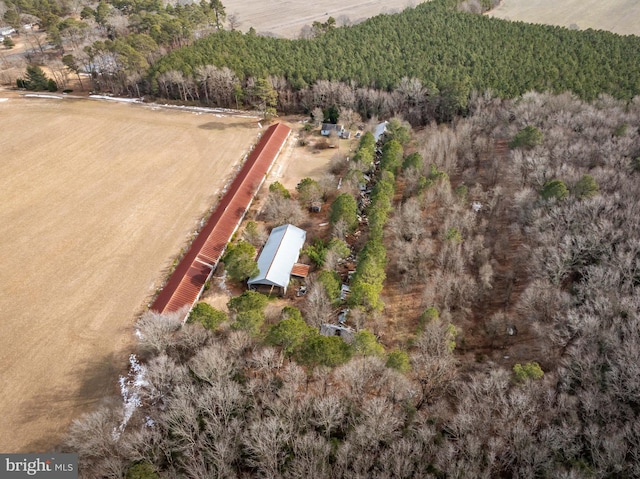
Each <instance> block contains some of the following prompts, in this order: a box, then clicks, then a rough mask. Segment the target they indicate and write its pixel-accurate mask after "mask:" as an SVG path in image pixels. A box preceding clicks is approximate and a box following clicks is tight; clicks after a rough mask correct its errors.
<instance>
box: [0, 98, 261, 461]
mask: <svg viewBox="0 0 640 479" xmlns="http://www.w3.org/2000/svg"><path fill="white" fill-rule="evenodd" d="M6 96H7V95H4V94H3V93H2V92H0V98H2V97H6ZM0 117H2V118H4V119H5V120H4V122H3V127H2V129H0V145H2V148H1V150H0V153H1V161H0V225H1V226H0V229H1V234H0V252H1V255H2V256H1V258H0V319H1V321H0V367H1V371H2V372H1V376H0V390H1V391H2V393H3V394H2V395H0V411H2V414H1V415H0V451H3V452H14V451H32V452H37V451H43V450H45V449H46V448H48V447H50V446H52V445H53V444H54V443H55V442H56V441H57V440H58V439H59V438H60V437H61V435H62V434H63V433H64V432H65V431H66V429H67V427H68V425H69V423H70V421H71V420H72V419H73V418H75V417H78V416H79V415H80V414H81V413H82V412H84V411H88V410H91V409H93V408H94V407H95V406H96V405H97V403H98V402H99V401H100V400H101V399H102V398H104V397H106V396H109V395H112V394H114V393H117V381H116V380H117V377H118V375H119V374H120V373H122V369H123V367H125V366H126V357H127V355H128V354H129V352H130V351H131V348H132V342H133V341H132V338H133V336H132V334H131V333H132V330H131V326H132V323H133V319H134V318H135V316H136V313H137V312H138V311H140V310H141V308H143V307H144V302H145V300H148V299H149V298H150V297H151V295H152V294H153V292H154V291H155V289H156V287H157V286H158V285H159V282H160V281H161V280H162V278H163V275H164V273H165V272H166V270H167V268H168V267H169V265H170V263H171V259H172V258H173V256H174V255H176V254H177V253H178V252H179V251H180V248H181V247H182V246H183V245H184V244H185V242H186V240H187V237H188V235H189V234H190V232H193V231H194V230H195V229H196V227H197V222H198V220H199V218H200V216H201V215H202V214H203V212H204V211H205V210H206V209H207V208H208V207H209V205H211V204H212V203H213V202H214V201H215V198H216V192H217V191H218V190H219V189H220V188H222V186H223V185H224V183H225V182H226V181H227V180H228V178H229V176H230V174H231V172H232V168H233V165H234V164H236V163H237V162H238V161H239V160H240V159H241V158H242V156H243V155H244V154H245V153H246V152H247V151H248V148H249V147H250V145H251V144H253V143H254V142H255V139H256V137H257V134H258V131H259V130H258V127H257V121H256V120H255V119H249V118H240V117H227V118H221V117H217V116H215V115H212V114H200V115H198V114H194V113H185V112H177V111H166V110H161V111H152V110H151V109H150V108H148V107H145V106H140V105H127V104H112V103H105V102H96V101H90V100H69V99H65V100H46V99H22V98H18V97H17V96H13V97H11V98H9V99H8V100H7V101H0Z"/></svg>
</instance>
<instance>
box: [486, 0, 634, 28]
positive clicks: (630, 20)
mask: <svg viewBox="0 0 640 479" xmlns="http://www.w3.org/2000/svg"><path fill="white" fill-rule="evenodd" d="M488 15H491V16H494V17H497V18H504V19H507V20H520V21H523V22H528V23H543V24H548V25H560V26H564V27H573V28H575V26H577V27H578V28H579V29H580V30H584V29H587V28H593V29H595V30H609V31H611V32H614V33H619V34H621V35H640V2H638V0H607V1H603V0H564V1H558V0H502V2H501V4H500V6H498V7H497V8H496V9H494V10H493V11H491V12H490V13H489V14H488Z"/></svg>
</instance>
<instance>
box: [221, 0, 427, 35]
mask: <svg viewBox="0 0 640 479" xmlns="http://www.w3.org/2000/svg"><path fill="white" fill-rule="evenodd" d="M423 1H424V0H422V1H421V0H387V1H382V0H346V1H345V0H342V1H341V0H326V1H324V2H318V3H315V2H308V1H306V0H270V1H268V2H249V1H247V0H225V1H224V2H223V3H224V6H225V10H226V12H227V16H229V15H232V14H235V15H237V18H238V21H239V22H240V26H239V29H240V30H242V31H243V32H246V31H247V30H249V28H250V27H253V28H254V29H255V30H256V31H257V32H258V33H262V34H264V33H270V34H273V35H276V36H278V37H285V38H296V37H298V35H299V34H300V30H301V29H302V27H304V26H305V25H311V24H312V23H313V22H314V21H319V22H326V21H327V19H328V18H329V17H333V18H334V19H335V20H336V22H337V24H338V25H339V26H340V25H343V24H344V23H343V21H344V20H345V19H348V20H349V21H350V22H352V23H357V22H360V21H362V20H364V19H366V18H369V17H373V16H376V15H379V14H381V13H397V12H399V11H402V10H404V9H405V8H407V7H410V6H415V5H417V4H419V3H423Z"/></svg>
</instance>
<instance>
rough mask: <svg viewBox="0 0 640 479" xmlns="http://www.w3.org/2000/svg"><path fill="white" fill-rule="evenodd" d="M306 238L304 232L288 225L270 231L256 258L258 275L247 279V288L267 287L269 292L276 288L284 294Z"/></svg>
mask: <svg viewBox="0 0 640 479" xmlns="http://www.w3.org/2000/svg"><path fill="white" fill-rule="evenodd" d="M306 238H307V233H306V232H305V231H304V230H302V229H300V228H298V227H296V226H293V225H289V224H287V225H282V226H278V227H277V228H274V229H273V230H271V234H270V235H269V239H267V242H266V244H265V245H264V247H263V248H262V251H261V252H260V256H259V257H258V269H259V270H260V273H259V274H258V275H257V276H254V277H253V278H251V279H249V281H248V282H247V284H248V285H249V287H251V288H256V287H258V286H267V287H270V289H271V290H273V288H276V287H277V288H281V290H282V294H286V292H287V286H288V285H289V280H290V279H291V272H292V270H293V267H294V265H295V264H296V262H297V261H298V257H299V256H300V250H301V249H302V247H303V246H304V242H305V240H306Z"/></svg>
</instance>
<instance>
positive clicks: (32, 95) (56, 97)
mask: <svg viewBox="0 0 640 479" xmlns="http://www.w3.org/2000/svg"><path fill="white" fill-rule="evenodd" d="M24 96H25V97H27V98H53V99H54V100H62V97H61V96H59V95H47V94H46V93H27V94H26V95H24Z"/></svg>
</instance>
